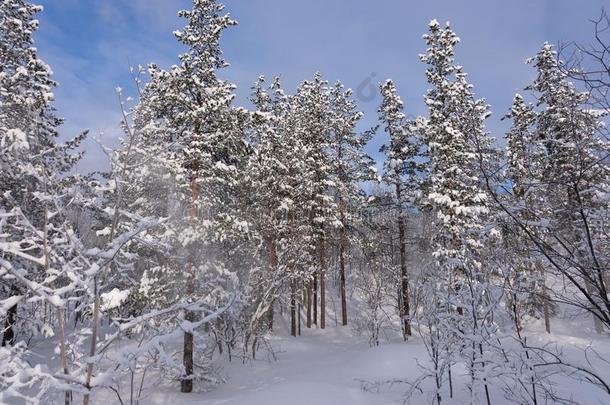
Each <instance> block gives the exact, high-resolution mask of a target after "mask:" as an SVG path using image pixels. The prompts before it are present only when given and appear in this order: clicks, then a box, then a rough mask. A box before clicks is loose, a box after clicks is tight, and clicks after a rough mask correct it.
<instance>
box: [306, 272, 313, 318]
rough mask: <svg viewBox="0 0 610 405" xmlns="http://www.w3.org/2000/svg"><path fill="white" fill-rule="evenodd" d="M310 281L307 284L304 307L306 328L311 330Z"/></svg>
mask: <svg viewBox="0 0 610 405" xmlns="http://www.w3.org/2000/svg"><path fill="white" fill-rule="evenodd" d="M311 294H312V291H311V281H308V282H307V300H306V305H307V327H308V328H311Z"/></svg>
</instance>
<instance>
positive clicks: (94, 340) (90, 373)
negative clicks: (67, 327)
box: [83, 275, 100, 405]
mask: <svg viewBox="0 0 610 405" xmlns="http://www.w3.org/2000/svg"><path fill="white" fill-rule="evenodd" d="M93 296H94V300H93V328H92V330H91V345H90V346H89V357H93V356H95V350H96V347H97V328H98V324H99V323H100V322H99V318H100V294H99V289H98V281H97V275H96V276H94V277H93ZM92 376H93V363H91V362H89V363H88V364H87V374H86V376H85V388H87V392H86V393H85V395H84V396H83V405H89V394H90V391H91V377H92Z"/></svg>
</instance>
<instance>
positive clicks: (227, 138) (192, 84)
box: [138, 0, 246, 392]
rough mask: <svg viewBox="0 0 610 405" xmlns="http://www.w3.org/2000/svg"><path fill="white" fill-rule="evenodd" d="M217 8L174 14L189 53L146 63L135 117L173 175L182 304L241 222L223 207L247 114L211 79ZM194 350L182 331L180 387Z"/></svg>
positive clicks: (219, 24) (241, 150) (219, 20)
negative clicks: (175, 60)
mask: <svg viewBox="0 0 610 405" xmlns="http://www.w3.org/2000/svg"><path fill="white" fill-rule="evenodd" d="M223 10H224V6H223V5H222V4H220V3H217V2H215V1H213V0H193V8H192V10H183V11H181V12H180V13H179V15H180V16H181V17H183V18H185V19H186V20H187V25H186V26H185V28H184V29H183V30H182V31H176V32H175V33H174V34H175V36H176V38H177V39H178V41H179V42H180V43H181V44H183V45H184V46H185V47H186V48H187V51H186V52H185V53H183V54H182V55H180V65H177V66H173V67H172V68H171V69H170V70H169V71H164V70H161V69H159V68H158V67H156V66H154V65H152V66H151V68H150V74H151V80H150V82H149V83H148V85H147V86H146V88H145V92H144V95H143V100H142V106H141V110H142V112H141V114H142V116H141V117H140V118H138V120H139V126H140V128H142V129H145V130H146V131H145V133H150V134H151V136H153V138H151V139H150V143H152V142H154V141H155V139H158V137H159V136H161V137H162V142H163V143H162V145H163V146H164V148H165V149H164V151H163V152H162V153H163V155H162V156H164V160H165V162H166V163H167V165H166V170H167V171H168V172H169V173H170V175H171V176H173V178H172V181H173V184H172V187H173V190H174V191H173V193H172V195H171V197H172V198H173V199H175V200H174V201H173V202H172V204H173V205H174V206H175V207H176V208H174V210H175V211H174V221H173V222H172V225H171V226H172V228H173V234H174V235H175V243H176V245H175V246H176V247H179V248H180V250H182V252H183V254H184V255H185V256H186V257H187V259H186V262H185V267H186V271H185V272H184V273H183V275H182V276H183V280H184V286H185V289H186V291H185V293H184V295H183V299H184V300H186V301H196V300H197V298H196V297H197V296H198V294H200V293H201V291H197V280H198V279H201V278H202V277H203V276H204V275H205V273H206V271H209V268H210V267H209V266H210V265H211V264H212V263H209V262H206V259H205V256H206V255H210V254H211V253H212V252H213V251H214V250H213V245H214V244H215V243H222V242H223V241H226V240H227V239H229V238H231V237H232V235H233V234H234V233H235V232H238V233H239V231H240V229H241V228H243V226H244V225H245V224H243V223H242V222H241V220H240V219H239V218H238V217H237V216H236V215H235V212H234V209H233V208H234V206H233V205H232V204H230V203H229V204H227V202H229V201H231V199H230V195H231V193H232V192H234V191H235V189H236V188H237V187H238V183H239V181H240V180H239V167H240V165H242V162H243V160H244V158H245V154H246V148H245V144H244V141H243V135H242V128H243V125H244V122H245V119H246V118H245V114H244V113H243V111H242V110H238V109H234V108H233V107H232V106H231V103H232V100H233V98H234V94H233V89H234V86H233V85H232V84H230V83H227V82H225V81H223V80H220V79H219V78H218V77H217V71H218V70H219V69H222V68H225V67H226V66H228V65H227V63H226V62H225V61H224V59H223V57H222V51H221V49H220V45H219V41H220V36H221V33H222V31H223V30H224V29H225V28H227V27H229V26H232V25H235V24H236V22H235V21H233V20H231V19H230V18H229V16H228V15H225V14H223ZM182 214H183V215H184V216H182ZM180 250H178V251H180ZM196 318H197V315H196V313H194V312H191V311H186V314H185V321H186V322H195V321H196ZM193 353H194V347H193V332H192V331H190V330H186V331H185V332H184V376H183V378H182V391H183V392H191V391H192V388H193V378H194V375H193Z"/></svg>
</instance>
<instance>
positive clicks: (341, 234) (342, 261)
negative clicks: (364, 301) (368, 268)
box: [339, 195, 347, 325]
mask: <svg viewBox="0 0 610 405" xmlns="http://www.w3.org/2000/svg"><path fill="white" fill-rule="evenodd" d="M339 216H340V219H341V227H340V228H339V283H340V289H341V323H342V324H343V325H347V297H346V295H345V248H346V240H345V203H344V202H343V197H341V195H339Z"/></svg>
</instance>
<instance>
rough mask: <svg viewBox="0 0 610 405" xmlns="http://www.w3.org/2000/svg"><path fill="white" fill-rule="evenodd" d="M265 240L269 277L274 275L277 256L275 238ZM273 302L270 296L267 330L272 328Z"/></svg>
mask: <svg viewBox="0 0 610 405" xmlns="http://www.w3.org/2000/svg"><path fill="white" fill-rule="evenodd" d="M266 239H267V241H266V244H267V260H268V262H269V272H270V273H271V277H272V278H273V277H274V274H273V273H274V272H275V270H276V269H277V264H278V257H277V248H276V243H275V238H274V237H273V236H271V235H270V236H268V237H267V238H266ZM274 304H275V299H274V298H272V299H271V302H270V303H269V310H268V312H267V322H268V325H269V330H273V316H274V311H273V308H274Z"/></svg>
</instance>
